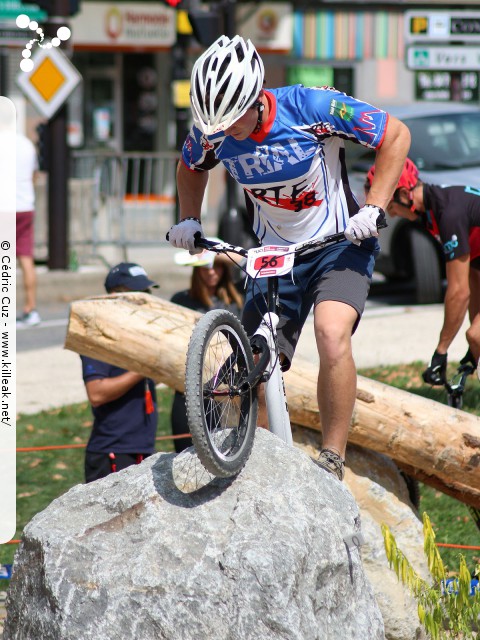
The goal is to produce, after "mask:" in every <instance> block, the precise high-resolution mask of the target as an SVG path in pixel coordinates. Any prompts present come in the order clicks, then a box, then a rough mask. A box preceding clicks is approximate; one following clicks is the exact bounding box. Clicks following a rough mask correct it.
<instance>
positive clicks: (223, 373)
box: [185, 218, 386, 477]
mask: <svg viewBox="0 0 480 640" xmlns="http://www.w3.org/2000/svg"><path fill="white" fill-rule="evenodd" d="M377 226H378V228H379V229H380V228H382V227H384V226H386V223H385V222H384V219H383V218H381V219H380V220H379V221H377ZM342 240H345V235H344V233H343V232H342V233H336V234H333V235H331V236H327V237H325V238H323V239H317V240H311V241H306V242H302V243H298V244H296V245H290V246H286V247H285V246H261V247H255V248H253V249H248V250H247V249H244V248H243V247H237V246H235V245H232V244H228V243H224V242H212V241H209V240H206V239H205V238H201V237H200V235H199V236H198V238H197V239H196V242H195V246H197V247H199V248H203V249H207V250H209V251H213V252H215V253H224V254H228V253H235V254H238V255H240V256H242V257H243V258H246V260H247V262H246V267H245V272H246V274H247V275H248V276H249V277H251V278H252V279H253V281H254V286H255V281H256V279H257V278H265V277H266V278H268V280H267V294H266V305H267V312H266V313H265V314H264V315H263V319H262V321H261V323H260V326H259V327H258V329H257V331H256V332H255V334H254V335H253V336H252V338H251V339H249V338H248V337H247V334H246V332H245V329H244V328H243V325H242V323H241V322H240V320H238V318H237V317H236V316H235V315H233V314H232V313H230V312H229V311H225V310H221V309H217V310H212V311H209V312H207V313H206V314H205V315H204V316H202V318H201V319H200V320H199V322H198V323H197V325H196V326H195V328H194V330H193V332H192V336H191V338H190V342H189V346H188V352H187V362H186V372H185V402H186V408H187V419H188V426H189V430H190V434H191V436H192V441H193V445H194V448H195V452H196V454H197V456H198V458H199V460H200V462H201V463H202V465H203V466H204V467H205V468H206V469H207V470H208V471H209V472H210V473H212V474H213V475H215V476H218V477H231V476H234V475H237V474H238V473H239V472H240V471H241V470H242V468H243V467H244V465H245V463H246V461H247V460H248V457H249V456H250V453H251V450H252V447H253V440H254V434H255V428H256V423H257V413H258V405H257V389H258V386H259V385H260V384H261V383H265V401H266V405H267V413H268V422H269V425H270V430H271V431H272V433H274V434H275V435H277V436H278V437H280V438H281V439H282V440H283V441H284V442H286V443H287V444H289V445H291V444H292V443H293V440H292V432H291V427H290V418H289V414H288V405H287V399H286V395H285V386H284V381H283V375H282V371H281V367H280V354H279V352H278V347H277V333H276V327H277V324H278V321H279V299H278V279H279V277H280V276H282V275H285V274H287V273H289V272H290V271H291V270H292V268H293V265H294V261H295V258H296V257H297V256H299V255H302V254H304V253H305V252H307V251H311V250H312V249H322V248H324V247H326V246H328V245H331V244H335V243H338V242H341V241H342Z"/></svg>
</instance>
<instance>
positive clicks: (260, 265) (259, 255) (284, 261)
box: [247, 245, 295, 278]
mask: <svg viewBox="0 0 480 640" xmlns="http://www.w3.org/2000/svg"><path fill="white" fill-rule="evenodd" d="M294 258H295V256H294V253H293V251H292V250H291V247H276V246H272V245H266V246H265V247H255V248H253V249H249V251H248V257H247V273H248V275H249V276H250V277H251V278H271V277H272V276H283V275H285V274H286V273H289V272H290V271H291V270H292V267H293V262H294Z"/></svg>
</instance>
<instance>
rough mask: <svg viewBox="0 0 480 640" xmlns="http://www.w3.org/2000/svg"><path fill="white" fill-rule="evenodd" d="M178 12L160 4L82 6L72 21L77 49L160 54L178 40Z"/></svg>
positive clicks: (107, 3) (95, 4) (84, 4)
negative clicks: (159, 52)
mask: <svg viewBox="0 0 480 640" xmlns="http://www.w3.org/2000/svg"><path fill="white" fill-rule="evenodd" d="M175 15H176V12H175V10H174V9H171V8H170V7H167V6H166V5H163V4H160V3H151V4H148V3H137V2H128V3H127V2H125V3H124V2H120V3H118V4H115V3H111V2H82V4H81V11H80V13H78V14H77V15H76V16H74V17H72V18H71V20H70V24H71V28H72V33H73V46H74V48H81V49H86V48H88V47H95V48H97V49H105V50H106V51H107V50H113V51H115V50H117V51H119V50H121V51H130V50H139V49H142V50H151V51H153V50H159V49H163V48H166V47H170V46H171V45H172V44H174V42H175V39H176V19H175Z"/></svg>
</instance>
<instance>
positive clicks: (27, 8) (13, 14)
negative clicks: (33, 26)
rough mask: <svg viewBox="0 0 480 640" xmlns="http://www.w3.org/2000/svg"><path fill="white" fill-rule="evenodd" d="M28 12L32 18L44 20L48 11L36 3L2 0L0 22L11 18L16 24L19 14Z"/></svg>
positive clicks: (38, 20) (0, 1)
mask: <svg viewBox="0 0 480 640" xmlns="http://www.w3.org/2000/svg"><path fill="white" fill-rule="evenodd" d="M22 13H26V14H27V15H28V17H29V18H30V20H36V21H37V22H44V21H45V20H46V18H47V12H46V11H43V10H42V9H40V8H39V7H38V6H37V5H36V4H26V3H24V2H20V0H0V22H3V21H4V20H11V21H12V22H13V24H15V20H16V19H17V16H19V15H20V14H22Z"/></svg>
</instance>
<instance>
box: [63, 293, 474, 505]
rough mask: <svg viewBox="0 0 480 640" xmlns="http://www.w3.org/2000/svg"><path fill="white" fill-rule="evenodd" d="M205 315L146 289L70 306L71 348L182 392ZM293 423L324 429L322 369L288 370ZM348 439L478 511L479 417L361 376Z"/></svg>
mask: <svg viewBox="0 0 480 640" xmlns="http://www.w3.org/2000/svg"><path fill="white" fill-rule="evenodd" d="M198 317H200V314H198V313H196V312H194V311H191V310H189V309H186V308H184V307H180V306H178V305H174V304H172V303H170V302H167V301H166V300H162V299H160V298H157V297H154V296H150V295H147V294H142V293H121V294H115V295H113V296H99V297H95V298H88V299H85V300H77V301H75V302H73V303H72V305H71V309H70V319H69V325H68V330H67V337H66V342H65V347H66V348H67V349H71V350H72V351H75V352H77V353H80V354H83V355H88V356H91V357H94V358H97V359H99V360H103V361H106V362H110V363H112V364H115V365H117V366H120V367H123V368H124V369H128V370H131V371H137V372H138V373H141V374H143V375H145V376H148V377H150V378H153V379H154V380H155V381H156V382H157V383H160V382H162V383H164V384H166V385H168V386H170V387H172V388H174V389H177V390H179V391H183V390H184V372H185V360H186V354H187V348H188V341H189V339H190V335H191V332H192V329H193V326H194V323H195V322H196V320H197V319H198ZM285 385H286V391H287V397H288V404H289V409H290V417H291V420H292V422H293V423H295V424H298V425H301V426H304V427H307V428H310V429H315V430H320V431H321V424H320V418H319V413H318V408H317V399H316V385H317V367H316V365H313V364H312V363H310V362H308V361H304V360H301V359H300V358H295V359H294V362H293V366H292V368H291V370H290V371H289V372H288V373H287V374H286V375H285ZM349 442H352V443H354V444H358V445H361V446H363V447H367V448H369V449H373V450H375V451H378V452H380V453H383V454H386V455H387V456H389V457H390V458H393V459H394V460H395V461H396V462H397V463H398V464H399V466H400V467H402V468H404V469H405V470H407V471H408V473H409V474H410V475H412V476H413V477H416V478H418V479H419V480H421V481H422V482H424V483H425V484H429V485H431V486H433V487H435V488H437V489H440V490H442V491H444V492H445V493H447V494H449V495H452V496H454V497H455V498H457V499H459V500H461V501H462V502H464V503H466V504H469V505H471V506H474V507H477V508H480V418H478V417H477V416H474V415H472V414H469V413H466V412H464V411H459V410H458V409H452V408H451V407H448V406H446V405H443V404H441V403H438V402H435V401H433V400H429V399H425V398H422V397H420V396H416V395H414V394H411V393H408V392H405V391H401V390H399V389H395V388H393V387H390V386H388V385H385V384H382V383H380V382H376V381H374V380H370V379H367V378H364V377H361V376H359V379H358V389H357V401H356V404H355V410H354V414H353V417H352V423H351V429H350V435H349Z"/></svg>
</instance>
